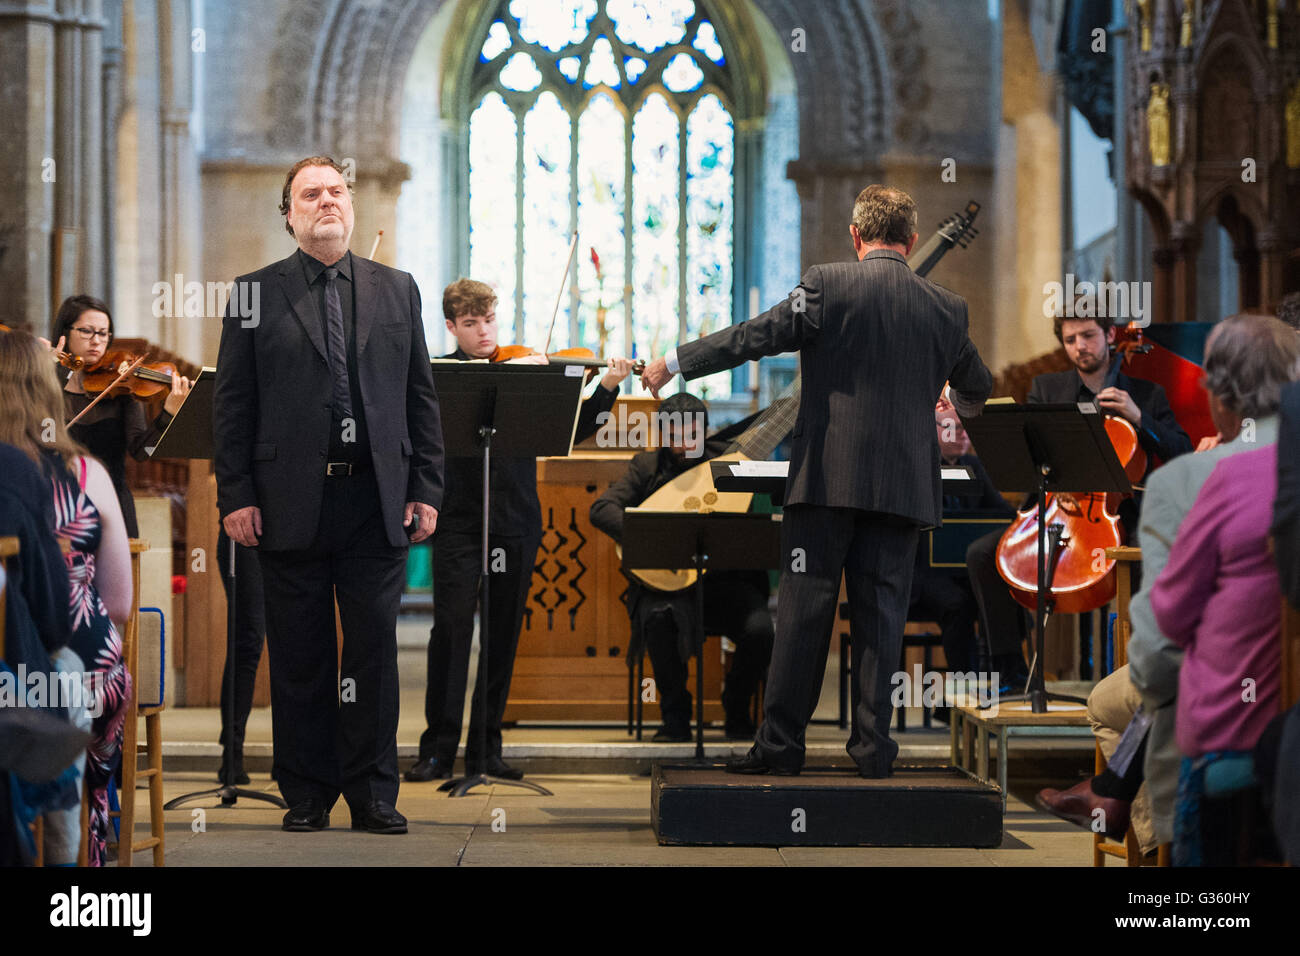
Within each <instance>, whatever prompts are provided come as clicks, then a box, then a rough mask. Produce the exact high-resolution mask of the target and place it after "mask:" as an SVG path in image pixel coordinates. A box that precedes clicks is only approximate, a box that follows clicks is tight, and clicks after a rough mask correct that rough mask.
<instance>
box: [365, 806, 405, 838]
mask: <svg viewBox="0 0 1300 956" xmlns="http://www.w3.org/2000/svg"><path fill="white" fill-rule="evenodd" d="M352 829H354V830H366V831H368V832H370V833H405V832H406V817H404V816H402V815H401V814H400V813H398V812H397V810H396V809H395V808H394V807H393V805H392V804H390V803H384V801H382V800H371V801H370V802H369V803H367V804H366V806H365V809H364V810H361V811H360V812H358V811H357V810H353V811H352Z"/></svg>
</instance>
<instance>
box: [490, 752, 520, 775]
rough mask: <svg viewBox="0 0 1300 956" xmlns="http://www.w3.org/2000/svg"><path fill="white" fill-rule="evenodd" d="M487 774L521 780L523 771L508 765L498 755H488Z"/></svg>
mask: <svg viewBox="0 0 1300 956" xmlns="http://www.w3.org/2000/svg"><path fill="white" fill-rule="evenodd" d="M487 775H488V776H489V777H497V778H498V779H500V780H523V779H524V772H523V771H522V770H519V769H518V768H516V767H512V766H510V764H508V763H506V762H505V761H504V760H502V759H501V758H500V757H490V758H488V762H487Z"/></svg>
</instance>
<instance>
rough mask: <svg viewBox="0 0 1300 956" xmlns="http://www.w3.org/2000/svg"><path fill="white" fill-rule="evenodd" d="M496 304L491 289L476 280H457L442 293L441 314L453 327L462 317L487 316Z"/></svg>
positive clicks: (495, 298) (494, 294)
mask: <svg viewBox="0 0 1300 956" xmlns="http://www.w3.org/2000/svg"><path fill="white" fill-rule="evenodd" d="M496 304H497V294H496V293H495V292H494V291H492V287H491V286H490V285H488V284H487V283H486V282H479V281H478V280H477V279H465V278H460V279H457V280H456V281H455V282H453V283H452V284H451V285H449V286H447V288H446V289H444V290H443V292H442V314H443V317H444V318H445V319H446V320H447V321H448V322H451V323H452V324H453V325H454V324H455V322H456V320H457V319H458V318H460V317H461V316H462V315H487V314H488V313H489V312H491V311H492V309H493V307H494V306H495V305H496Z"/></svg>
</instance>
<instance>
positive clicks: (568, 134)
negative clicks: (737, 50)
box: [469, 0, 735, 398]
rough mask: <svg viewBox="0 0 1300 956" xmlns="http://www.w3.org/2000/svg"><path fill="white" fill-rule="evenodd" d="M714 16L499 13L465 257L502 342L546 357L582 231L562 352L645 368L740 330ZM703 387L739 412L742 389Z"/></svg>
mask: <svg viewBox="0 0 1300 956" xmlns="http://www.w3.org/2000/svg"><path fill="white" fill-rule="evenodd" d="M702 7H703V4H702V3H696V2H695V0H502V2H501V3H500V4H499V6H498V8H497V10H496V16H495V17H494V18H493V19H492V20H491V22H490V23H489V25H488V28H487V33H486V37H485V39H484V42H483V45H482V48H481V52H480V55H479V57H478V61H477V62H478V65H477V67H476V68H475V71H474V73H473V76H472V78H471V90H470V107H471V114H470V129H469V140H470V142H469V187H470V188H469V217H470V237H469V245H470V272H471V275H473V276H474V277H475V278H478V279H482V280H484V281H488V282H490V283H492V284H493V285H495V286H496V289H497V294H498V296H499V299H500V301H499V303H498V305H497V317H498V319H499V321H500V323H501V326H502V332H501V336H502V341H503V342H512V341H519V342H526V343H527V344H529V345H540V344H541V343H542V342H544V340H545V338H546V334H547V328H548V326H549V325H550V321H551V314H552V311H553V310H554V308H555V300H556V296H557V294H559V293H560V277H561V275H562V274H563V271H564V264H565V257H566V255H567V253H568V248H569V243H570V240H571V239H572V237H573V234H574V232H575V231H576V232H577V233H578V243H579V244H578V248H577V254H576V256H575V259H576V267H575V268H574V270H573V271H572V272H571V273H570V277H569V280H568V288H567V290H566V293H567V294H564V295H563V296H562V298H561V304H560V309H559V317H558V318H557V320H556V325H555V332H554V334H553V336H552V339H551V344H552V347H553V348H562V347H565V346H567V345H582V346H587V347H588V348H591V349H593V350H596V351H597V352H598V353H599V354H601V355H606V356H608V355H614V354H624V355H632V356H640V357H649V356H654V355H661V354H663V352H665V351H666V350H667V349H668V348H670V347H672V346H674V345H677V344H679V343H681V342H685V341H688V340H689V339H691V338H695V337H696V336H698V335H701V334H704V333H706V332H709V331H714V330H716V329H718V328H720V327H722V326H725V325H727V324H729V323H730V322H731V321H732V318H733V287H734V284H735V279H734V272H733V266H732V256H733V250H734V244H735V237H734V235H733V233H734V229H735V214H734V192H735V126H734V122H733V114H732V107H731V105H730V104H731V103H732V102H734V99H733V89H732V81H731V77H730V75H729V74H728V72H727V70H726V69H725V66H726V63H727V60H726V56H725V52H724V41H725V35H722V36H720V34H719V31H718V30H717V29H716V28H715V26H714V24H713V23H711V22H710V20H709V19H708V18H707V15H706V11H705V10H704V9H702ZM629 177H630V178H629ZM701 386H702V387H701ZM691 388H692V391H698V392H699V393H700V394H702V395H704V396H705V397H708V398H726V397H729V396H730V394H731V377H730V374H729V373H724V374H721V375H718V376H711V377H710V378H708V379H705V380H703V381H701V382H692V383H691Z"/></svg>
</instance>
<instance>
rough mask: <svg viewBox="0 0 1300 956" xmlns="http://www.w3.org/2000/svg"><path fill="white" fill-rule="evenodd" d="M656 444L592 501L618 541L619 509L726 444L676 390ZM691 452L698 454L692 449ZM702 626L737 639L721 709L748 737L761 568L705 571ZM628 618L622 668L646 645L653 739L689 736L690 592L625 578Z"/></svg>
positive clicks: (762, 652) (730, 729) (732, 734)
mask: <svg viewBox="0 0 1300 956" xmlns="http://www.w3.org/2000/svg"><path fill="white" fill-rule="evenodd" d="M658 414H659V415H660V416H661V418H660V421H661V426H660V429H661V430H660V434H662V435H664V437H665V441H664V446H663V447H662V448H659V449H656V450H654V451H643V452H640V453H639V454H637V455H634V456H633V457H632V461H631V462H629V463H628V469H627V474H625V475H624V476H623V477H622V478H620V479H619V480H618V481H616V482H614V483H613V484H612V485H610V486H609V488H608V489H606V491H605V493H604V494H603V495H601V496H600V497H599V498H597V499H596V500H595V501H594V502H592V505H591V523H592V524H593V525H595V526H596V527H597V528H599V529H600V530H601V531H603V532H605V533H606V534H607V535H609V536H610V537H611V538H613V539H614V540H615V541H617V542H619V543H620V544H621V543H622V542H623V512H624V511H625V510H626V509H628V508H634V507H636V506H638V505H640V504H641V503H642V502H644V501H645V500H646V499H647V498H649V497H650V496H651V495H652V494H654V493H655V492H656V491H658V490H659V489H660V488H662V487H663V486H664V485H666V484H668V482H670V481H672V480H673V479H674V478H676V477H677V476H678V475H680V474H682V473H684V472H685V471H687V470H688V469H690V468H694V467H695V466H697V465H700V464H702V463H703V462H706V461H708V460H709V459H710V458H715V457H717V456H718V455H721V454H722V453H723V452H725V451H726V450H727V447H728V443H727V442H726V441H725V440H718V439H712V440H709V441H705V440H704V436H705V434H706V433H707V432H708V423H709V418H708V415H709V412H708V408H707V407H706V406H705V404H704V402H702V401H701V400H700V399H698V398H696V397H695V396H694V395H688V394H686V393H685V392H679V393H677V394H676V395H670V396H668V397H667V398H666V399H664V400H663V401H662V402H660V403H659V411H658ZM693 452H699V453H698V454H694V455H693V456H692V453H693ZM703 586H704V630H705V633H706V634H725V635H726V636H727V637H729V638H731V640H732V641H733V642H734V643H735V645H736V656H735V658H734V659H733V661H732V664H731V670H730V671H729V672H728V674H727V683H726V687H725V688H723V691H722V707H723V711H724V712H725V714H726V723H725V724H724V727H723V731H724V733H725V734H726V736H727V738H728V739H729V740H753V739H754V730H755V727H754V721H753V720H752V718H751V717H750V706H751V703H752V701H753V698H754V695H755V693H756V692H757V691H758V684H759V682H760V681H761V680H762V679H763V677H764V675H765V674H766V673H767V664H768V660H769V658H771V656H772V615H771V614H770V613H769V612H768V609H767V597H768V581H767V572H766V571H710V572H709V573H708V574H707V575H706V576H705V578H704V580H703ZM624 600H625V601H626V603H627V613H628V617H629V618H630V619H631V622H632V634H633V640H632V645H633V648H635V650H632V649H630V650H629V652H628V667H634V666H635V664H636V661H637V660H639V659H640V658H639V655H640V647H645V649H646V651H648V652H649V655H650V664H651V666H652V667H653V668H654V675H655V688H656V690H657V692H658V698H659V711H660V713H661V714H662V715H663V726H662V727H660V728H659V731H658V732H657V733H656V734H655V736H654V739H655V740H656V741H661V742H664V741H669V742H683V741H687V740H690V739H691V692H690V691H689V690H687V689H686V680H687V668H686V662H687V660H689V658H690V655H691V654H693V653H695V650H696V649H695V647H694V641H693V639H692V634H693V633H694V625H693V624H692V623H691V622H692V619H693V617H694V615H695V613H696V612H695V590H694V588H685V589H683V590H681V591H671V592H670V591H659V590H656V589H655V588H651V587H648V586H647V585H644V584H642V583H641V582H639V581H637V580H635V579H633V580H630V581H629V583H628V587H627V595H626V597H625V598H624Z"/></svg>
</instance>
